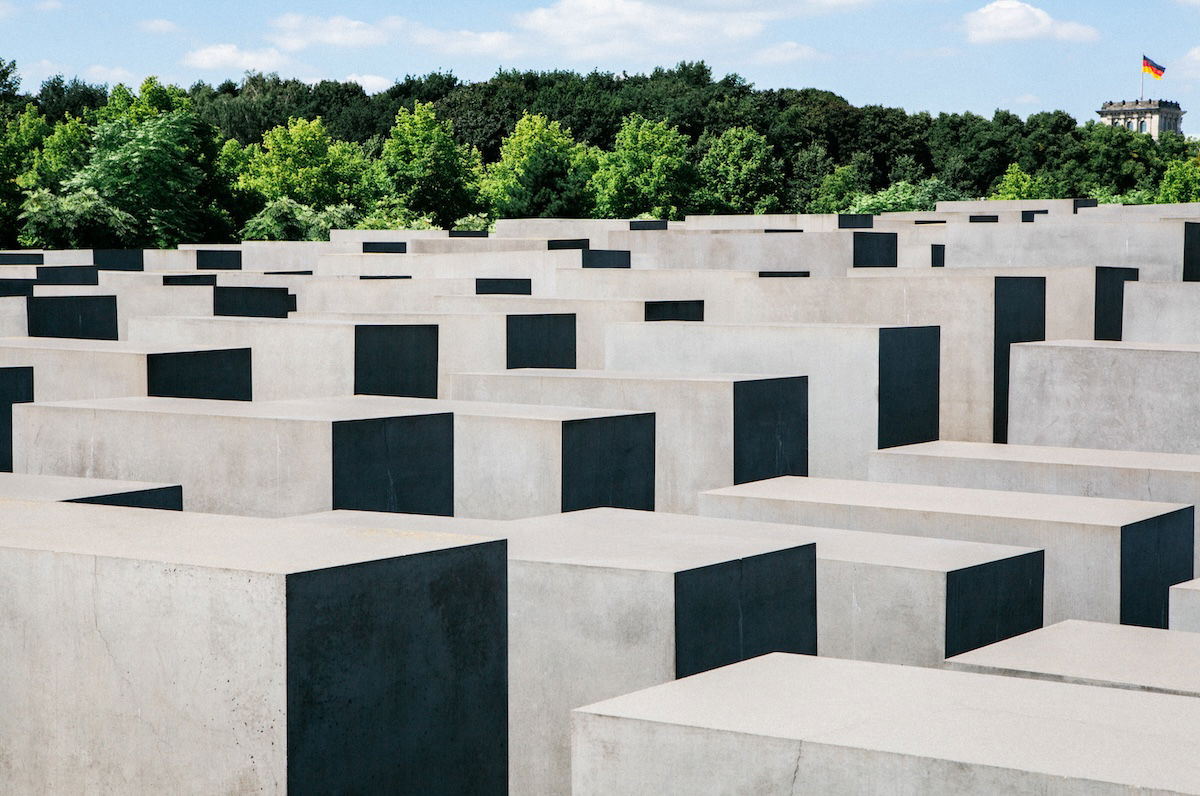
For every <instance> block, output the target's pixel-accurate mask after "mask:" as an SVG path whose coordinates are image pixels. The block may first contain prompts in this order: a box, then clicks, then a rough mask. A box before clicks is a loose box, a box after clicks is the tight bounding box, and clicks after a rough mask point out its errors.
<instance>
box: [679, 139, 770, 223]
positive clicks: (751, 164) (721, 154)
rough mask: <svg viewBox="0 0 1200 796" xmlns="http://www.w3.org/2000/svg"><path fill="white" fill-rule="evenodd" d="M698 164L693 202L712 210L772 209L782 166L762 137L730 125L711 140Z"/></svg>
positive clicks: (720, 211) (762, 210) (755, 210)
mask: <svg viewBox="0 0 1200 796" xmlns="http://www.w3.org/2000/svg"><path fill="white" fill-rule="evenodd" d="M707 150H708V151H706V152H705V153H704V157H702V158H701V159H700V165H699V167H698V172H699V179H700V187H699V189H698V190H697V192H696V205H697V206H698V207H699V208H701V209H703V210H707V211H710V212H714V213H775V212H778V211H779V209H780V206H781V202H780V199H779V195H780V193H781V188H782V186H781V178H782V175H783V166H782V164H780V162H779V160H778V159H777V158H776V157H775V154H774V153H773V152H772V151H771V144H770V143H769V142H768V141H767V139H766V137H765V136H763V135H760V134H759V133H757V132H755V131H754V130H752V129H750V128H749V127H730V128H729V129H727V130H726V131H725V132H723V133H721V135H720V136H718V137H717V138H716V139H715V140H712V141H711V143H710V144H709V146H708V147H707Z"/></svg>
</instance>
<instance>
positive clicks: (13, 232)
mask: <svg viewBox="0 0 1200 796" xmlns="http://www.w3.org/2000/svg"><path fill="white" fill-rule="evenodd" d="M2 66H3V64H0V67H2ZM49 134H50V125H49V124H48V123H47V122H46V118H45V117H44V116H42V115H41V114H40V113H38V111H37V108H36V107H35V106H34V105H33V104H32V103H29V104H27V105H26V106H25V110H24V111H23V112H21V113H20V114H18V115H16V116H13V117H11V118H9V119H8V121H7V122H5V123H4V127H3V129H2V130H0V248H2V247H11V246H14V245H15V244H16V240H17V216H18V214H19V213H20V211H21V202H22V200H23V198H24V196H23V195H22V193H21V184H20V178H21V175H22V174H24V173H25V172H26V171H28V170H29V168H30V166H31V165H32V164H33V160H34V157H35V154H36V153H37V150H38V148H39V147H40V146H41V144H42V141H44V140H45V138H46V136H48V135H49Z"/></svg>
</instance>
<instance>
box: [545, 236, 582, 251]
mask: <svg viewBox="0 0 1200 796" xmlns="http://www.w3.org/2000/svg"><path fill="white" fill-rule="evenodd" d="M591 246H592V241H591V240H590V239H588V238H560V239H558V240H548V241H546V250H547V251H552V252H554V251H562V250H564V249H590V248H591Z"/></svg>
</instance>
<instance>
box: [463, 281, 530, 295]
mask: <svg viewBox="0 0 1200 796" xmlns="http://www.w3.org/2000/svg"><path fill="white" fill-rule="evenodd" d="M475 295H476V296H498V295H499V296H530V295H533V280H532V279H476V280H475Z"/></svg>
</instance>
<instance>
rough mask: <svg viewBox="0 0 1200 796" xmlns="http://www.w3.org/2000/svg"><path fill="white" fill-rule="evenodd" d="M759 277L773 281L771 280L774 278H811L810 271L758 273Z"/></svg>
mask: <svg viewBox="0 0 1200 796" xmlns="http://www.w3.org/2000/svg"><path fill="white" fill-rule="evenodd" d="M758 275H759V276H760V277H763V278H765V279H771V278H774V277H778V278H789V277H794V278H802V277H806V276H810V272H809V271H759V272H758Z"/></svg>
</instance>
